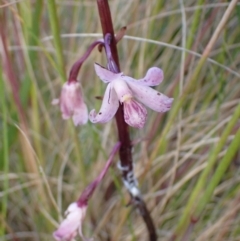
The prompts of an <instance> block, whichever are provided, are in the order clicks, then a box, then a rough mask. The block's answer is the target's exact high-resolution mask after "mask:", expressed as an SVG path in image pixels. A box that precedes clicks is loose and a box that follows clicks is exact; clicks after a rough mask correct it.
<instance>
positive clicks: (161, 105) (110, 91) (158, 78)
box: [89, 64, 173, 128]
mask: <svg viewBox="0 0 240 241" xmlns="http://www.w3.org/2000/svg"><path fill="white" fill-rule="evenodd" d="M95 71H96V74H97V75H98V77H99V78H100V79H101V80H102V81H103V82H105V83H108V86H107V89H106V91H105V94H104V97H103V103H102V106H101V108H100V111H99V112H98V113H96V111H95V110H92V111H91V112H90V114H89V119H90V120H91V121H92V122H93V123H97V122H99V123H106V122H108V121H109V120H110V119H112V118H113V117H114V115H115V114H116V112H117V109H118V107H119V102H120V103H121V104H123V109H124V119H125V122H126V123H127V124H128V125H130V126H133V127H136V128H143V126H144V125H145V122H146V118H147V110H146V108H145V107H144V106H143V105H142V104H140V103H139V102H141V103H143V104H144V105H145V106H147V107H149V108H150V109H152V110H154V111H157V112H166V111H168V110H170V108H171V105H172V102H173V98H169V97H167V96H166V95H164V94H162V93H160V92H158V91H157V90H154V89H153V88H151V87H150V86H156V85H159V84H160V83H161V82H162V80H163V71H162V70H161V69H160V68H157V67H152V68H150V69H149V70H148V71H147V73H146V76H145V77H144V78H143V79H139V80H136V79H133V78H131V77H129V76H125V75H123V73H117V74H116V73H113V72H111V71H109V70H107V69H105V68H104V67H102V66H101V65H99V64H95ZM134 97H135V98H136V99H137V100H138V101H139V102H137V101H136V100H135V99H134Z"/></svg>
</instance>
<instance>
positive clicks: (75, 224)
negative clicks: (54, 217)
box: [53, 142, 121, 241]
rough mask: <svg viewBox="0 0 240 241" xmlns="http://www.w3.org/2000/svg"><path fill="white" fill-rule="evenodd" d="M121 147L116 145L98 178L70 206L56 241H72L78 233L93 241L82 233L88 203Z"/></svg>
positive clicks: (55, 236) (83, 238) (55, 235)
mask: <svg viewBox="0 0 240 241" xmlns="http://www.w3.org/2000/svg"><path fill="white" fill-rule="evenodd" d="M120 146H121V143H120V142H117V143H116V144H115V146H114V147H113V149H112V151H111V153H110V156H109V158H108V160H107V162H106V164H105V166H104V167H103V169H102V171H101V172H100V174H99V175H98V177H97V178H96V179H95V180H94V181H93V182H92V183H90V184H89V185H88V186H87V187H86V188H85V189H84V191H83V192H82V194H81V195H80V197H79V199H78V200H77V202H74V203H72V204H70V205H69V207H68V209H67V211H66V212H65V216H66V217H65V219H64V220H63V221H62V222H61V224H60V225H59V227H58V229H57V230H56V231H55V232H54V233H53V237H54V238H55V240H56V241H72V240H74V238H75V237H76V236H77V233H79V235H80V237H81V238H82V240H83V241H93V238H86V237H84V235H83V233H82V223H83V219H84V218H85V215H86V211H87V206H88V201H89V199H90V198H91V197H92V195H93V193H94V191H95V189H96V188H97V186H98V185H99V183H100V182H101V181H102V180H103V178H104V177H105V175H106V173H107V171H108V169H109V167H110V166H111V164H112V162H113V159H114V156H115V154H116V153H117V151H118V150H119V148H120Z"/></svg>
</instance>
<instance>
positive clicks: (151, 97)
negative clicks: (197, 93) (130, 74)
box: [127, 81, 173, 112]
mask: <svg viewBox="0 0 240 241" xmlns="http://www.w3.org/2000/svg"><path fill="white" fill-rule="evenodd" d="M127 83H128V85H129V87H130V89H131V90H132V92H133V95H134V97H136V98H137V99H138V100H139V101H140V102H142V103H143V104H144V105H146V106H147V107H149V108H150V109H152V110H154V111H157V112H166V111H168V110H170V108H171V106H172V102H173V98H168V97H167V96H166V95H164V94H162V93H160V92H158V91H156V90H154V89H152V88H150V87H148V86H143V85H139V84H137V83H134V82H133V81H127Z"/></svg>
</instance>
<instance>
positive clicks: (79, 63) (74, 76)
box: [68, 40, 103, 83]
mask: <svg viewBox="0 0 240 241" xmlns="http://www.w3.org/2000/svg"><path fill="white" fill-rule="evenodd" d="M99 44H100V45H101V44H103V40H97V41H95V42H93V43H92V44H91V45H90V46H89V47H88V49H87V51H86V52H85V53H84V55H83V56H82V57H81V58H80V59H79V60H78V61H76V62H75V63H74V65H73V66H72V68H71V70H70V74H69V78H68V83H71V82H74V81H76V80H77V76H78V73H79V70H80V68H81V67H82V64H83V62H84V61H85V60H86V59H87V58H88V56H89V55H90V54H91V52H92V50H93V49H94V48H95V47H96V46H97V45H99Z"/></svg>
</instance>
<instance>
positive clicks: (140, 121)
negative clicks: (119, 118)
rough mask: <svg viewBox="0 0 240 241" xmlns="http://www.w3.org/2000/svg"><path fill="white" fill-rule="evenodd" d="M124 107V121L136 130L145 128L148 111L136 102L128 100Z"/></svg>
mask: <svg viewBox="0 0 240 241" xmlns="http://www.w3.org/2000/svg"><path fill="white" fill-rule="evenodd" d="M123 105H124V119H125V121H126V123H127V124H128V125H130V126H132V127H135V128H139V129H140V128H143V127H144V125H145V122H146V119H147V110H146V108H145V107H144V106H142V105H141V104H140V103H138V102H137V101H135V100H132V99H131V100H128V101H126V102H124V103H123Z"/></svg>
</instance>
